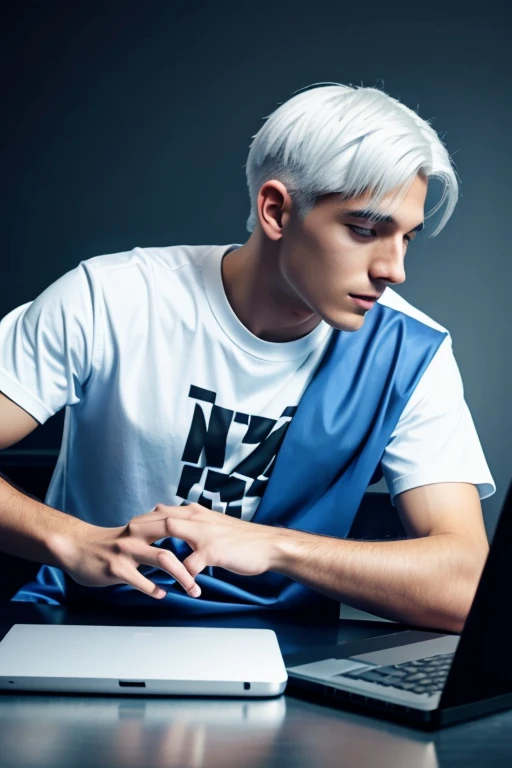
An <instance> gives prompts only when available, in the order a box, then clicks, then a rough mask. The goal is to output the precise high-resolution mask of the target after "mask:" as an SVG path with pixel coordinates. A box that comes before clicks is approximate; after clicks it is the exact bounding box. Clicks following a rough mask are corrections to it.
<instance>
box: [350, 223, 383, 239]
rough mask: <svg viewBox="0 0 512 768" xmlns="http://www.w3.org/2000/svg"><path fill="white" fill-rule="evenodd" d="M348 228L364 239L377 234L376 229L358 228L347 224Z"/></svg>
mask: <svg viewBox="0 0 512 768" xmlns="http://www.w3.org/2000/svg"><path fill="white" fill-rule="evenodd" d="M347 227H348V228H349V229H351V230H352V231H353V232H355V233H356V234H357V235H361V236H362V237H371V235H372V234H377V233H376V232H375V230H374V229H366V228H365V227H357V226H356V225H355V224H347Z"/></svg>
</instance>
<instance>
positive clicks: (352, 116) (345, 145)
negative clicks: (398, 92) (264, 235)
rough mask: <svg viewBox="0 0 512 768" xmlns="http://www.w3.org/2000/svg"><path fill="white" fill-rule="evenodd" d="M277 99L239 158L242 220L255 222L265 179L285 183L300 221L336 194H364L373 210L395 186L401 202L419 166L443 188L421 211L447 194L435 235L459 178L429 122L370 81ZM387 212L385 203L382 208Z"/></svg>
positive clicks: (446, 215) (327, 85)
mask: <svg viewBox="0 0 512 768" xmlns="http://www.w3.org/2000/svg"><path fill="white" fill-rule="evenodd" d="M314 85H315V86H318V85H320V86H321V87H311V86H306V88H309V89H310V90H306V91H304V90H302V92H300V91H299V93H298V94H297V95H293V96H292V97H291V98H290V99H288V101H286V102H284V103H283V104H281V105H280V106H279V107H278V108H277V109H276V110H275V111H274V112H272V114H271V115H270V116H268V117H267V119H266V122H265V123H264V125H263V126H262V127H261V128H260V130H259V131H258V133H257V134H256V135H255V136H252V138H253V139H254V141H253V142H252V144H251V145H250V149H249V155H248V157H247V163H246V166H245V168H246V175H247V185H248V187H249V197H250V202H251V212H250V215H249V218H248V219H247V223H246V227H247V230H248V231H249V232H252V231H253V229H254V227H255V225H256V222H257V220H258V219H257V207H256V205H257V197H258V192H259V190H260V189H261V186H262V185H263V184H264V183H265V182H266V181H269V180H270V179H276V180H278V181H281V182H282V183H283V184H284V185H285V187H286V189H287V190H288V192H289V194H290V196H291V198H292V201H293V203H294V205H295V206H296V210H297V214H298V216H299V218H300V219H301V220H304V219H305V218H306V216H307V214H308V213H309V212H310V210H311V209H312V208H313V206H314V205H315V203H316V202H317V200H318V199H319V198H320V197H321V196H322V195H326V194H331V193H338V194H340V195H341V196H342V199H349V198H352V197H359V196H360V195H363V194H367V193H369V194H370V199H369V202H368V204H367V205H365V208H368V209H369V210H372V211H375V218H376V219H378V218H379V216H380V215H384V214H385V213H386V212H385V211H380V212H379V211H377V206H378V205H379V204H380V203H381V202H382V198H383V197H384V196H385V195H387V194H389V193H390V192H391V191H392V190H395V189H396V190H397V192H396V194H395V195H394V196H393V199H392V201H391V203H393V202H394V201H395V200H397V205H400V203H401V201H402V200H403V197H405V195H406V194H407V191H408V189H409V187H410V186H411V184H412V182H413V181H414V179H415V177H416V175H417V174H418V173H419V174H420V175H422V176H424V177H425V178H426V179H428V178H430V177H434V178H438V179H440V180H441V181H442V183H443V194H442V197H441V199H440V200H439V202H438V203H437V205H436V206H435V207H434V208H433V209H432V211H431V212H430V214H429V215H428V216H427V217H426V218H428V217H429V216H432V215H433V214H434V213H436V212H437V211H438V210H439V208H440V207H441V205H442V204H443V203H444V201H445V200H446V201H447V202H446V209H445V212H444V215H443V218H442V220H441V222H440V224H439V226H438V227H437V229H436V230H435V232H434V233H433V235H437V234H438V233H439V232H440V231H441V230H442V229H443V227H444V226H445V224H446V222H447V221H448V219H449V218H450V216H451V215H452V213H453V209H454V208H455V205H456V203H457V198H458V183H457V177H456V172H455V169H454V167H452V161H451V160H450V156H449V154H448V152H447V150H446V148H445V146H444V144H443V143H442V141H441V139H440V138H439V136H438V135H437V133H436V131H434V129H433V128H431V126H430V124H429V122H428V121H425V120H423V119H422V118H421V117H419V115H417V114H416V112H413V110H412V109H409V108H408V107H406V106H405V105H404V104H402V103H401V102H400V101H398V100H397V99H394V98H392V97H391V96H389V95H388V94H386V93H384V92H383V91H381V90H379V89H377V88H364V87H362V86H361V87H359V86H352V85H341V84H340V83H325V84H323V83H322V84H319V83H315V84H314ZM387 212H388V213H389V209H388V211H387Z"/></svg>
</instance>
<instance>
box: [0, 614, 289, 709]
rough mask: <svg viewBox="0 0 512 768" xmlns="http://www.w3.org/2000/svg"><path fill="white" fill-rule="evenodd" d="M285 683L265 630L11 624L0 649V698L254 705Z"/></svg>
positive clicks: (280, 690)
mask: <svg viewBox="0 0 512 768" xmlns="http://www.w3.org/2000/svg"><path fill="white" fill-rule="evenodd" d="M286 682H287V673H286V669H285V666H284V662H283V657H282V655H281V651H280V648H279V644H278V642H277V637H276V634H275V632H273V631H272V630H269V629H233V628H229V629H225V628H210V627H129V626H119V627H107V626H89V625H63V624H15V625H14V626H13V627H12V628H11V629H10V630H9V632H8V633H7V634H6V635H5V637H4V638H3V640H2V641H1V642H0V689H1V690H11V691H59V692H62V691H65V692H68V693H110V694H112V693H115V694H117V695H121V694H131V695H133V694H139V695H143V696H148V695H152V694H156V695H158V694H163V695H177V696H187V695H194V696H244V697H255V696H278V695H279V694H281V693H283V691H284V689H285V687H286Z"/></svg>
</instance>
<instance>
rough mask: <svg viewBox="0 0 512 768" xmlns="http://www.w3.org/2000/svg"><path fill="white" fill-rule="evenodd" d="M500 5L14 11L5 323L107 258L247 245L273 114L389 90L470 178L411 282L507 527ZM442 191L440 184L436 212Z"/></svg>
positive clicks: (408, 291)
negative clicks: (288, 106)
mask: <svg viewBox="0 0 512 768" xmlns="http://www.w3.org/2000/svg"><path fill="white" fill-rule="evenodd" d="M502 5H503V4H501V3H494V2H486V3H485V4H481V3H479V4H476V3H475V4H471V3H462V2H461V3H449V2H443V3H441V2H438V0H434V2H429V3H428V4H425V7H419V6H415V4H414V3H413V2H392V3H391V4H385V3H382V2H375V1H374V0H367V1H366V2H362V3H360V4H358V6H357V7H356V6H354V4H347V3H343V2H322V0H320V1H319V2H314V3H310V2H300V0H299V1H298V2H295V3H286V2H279V3H272V2H270V3H266V4H265V3H227V2H225V3H222V2H221V3H208V4H207V3H203V4H201V3H194V4H193V5H191V6H190V7H185V5H184V4H183V5H182V4H179V3H173V2H159V1H156V0H145V2H140V1H139V2H131V1H130V0H124V1H123V2H117V1H115V2H114V1H108V0H106V1H104V2H92V1H90V0H87V2H73V3H69V2H66V3H64V2H52V1H51V0H48V1H47V2H39V3H35V2H26V1H25V2H22V3H19V2H16V3H13V2H11V3H7V4H6V5H4V6H3V7H4V9H5V10H4V11H3V17H2V24H1V27H2V32H1V35H2V39H1V47H0V49H1V59H2V60H1V67H0V77H1V99H2V120H1V121H0V130H1V132H2V144H1V167H2V183H1V185H0V194H1V205H0V221H1V232H2V244H1V245H2V255H1V259H0V317H2V316H3V315H4V314H6V313H7V312H8V311H10V310H11V309H13V308H14V307H16V306H18V305H20V304H22V303H24V302H26V301H30V300H32V299H34V298H35V297H36V296H37V295H38V294H39V293H41V291H42V290H44V288H46V287H47V285H49V284H50V283H51V282H53V281H54V280H56V279H57V278H58V277H60V276H61V275H62V274H63V273H64V272H66V271H68V270H69V269H72V268H73V267H75V266H76V265H77V264H78V263H79V261H80V260H82V259H86V258H89V257H91V256H95V255H98V254H101V253H109V252H115V251H121V250H127V249H131V248H133V247H135V246H137V245H138V246H155V245H173V244H179V243H182V244H189V243H196V244H214V243H215V244H220V243H231V242H244V241H245V240H246V239H247V237H248V233H247V232H246V230H245V221H246V218H247V216H248V214H249V202H248V196H247V191H246V183H245V172H244V164H245V162H246V158H247V152H248V149H249V145H250V142H251V137H252V136H253V135H254V134H255V133H256V132H257V131H258V129H259V128H260V127H261V125H262V124H263V120H264V118H265V117H266V116H268V115H269V114H270V113H271V112H272V111H273V110H274V109H276V107H277V106H278V105H279V104H280V103H282V102H283V101H285V100H286V99H288V98H289V97H290V96H291V95H292V94H293V92H294V91H295V90H297V89H299V88H302V87H304V86H306V85H310V84H313V83H316V82H321V81H336V82H341V83H352V84H354V85H365V86H377V87H381V88H383V89H384V90H385V91H386V92H387V93H389V94H390V95H391V96H394V97H396V98H398V99H400V100H401V101H403V102H404V103H405V104H407V105H408V106H409V107H411V108H413V109H417V111H418V112H419V114H420V115H421V116H422V117H423V118H425V119H428V120H431V121H432V126H433V127H434V128H435V129H436V130H437V131H438V132H439V133H440V135H441V137H442V138H443V140H444V141H445V143H446V145H447V147H448V151H449V152H450V154H451V155H452V156H453V159H454V161H455V163H456V167H457V171H458V174H459V176H460V177H461V180H462V185H461V199H460V201H459V204H458V206H457V208H456V211H455V214H454V216H453V217H452V219H451V221H450V222H449V223H448V226H447V227H446V229H445V230H444V231H443V232H442V233H441V235H440V236H438V237H437V238H435V239H430V240H429V238H428V234H429V232H431V231H432V229H433V225H429V226H428V227H427V231H426V232H425V233H424V234H423V235H422V236H421V237H420V239H419V240H417V241H416V242H415V243H414V245H412V246H411V248H410V251H409V253H408V255H407V270H408V279H407V282H406V283H405V285H403V286H400V287H399V289H398V290H399V291H400V293H402V294H403V295H404V297H405V298H406V299H407V300H409V301H411V302H412V303H413V304H415V305H416V306H417V307H418V308H420V309H422V310H423V311H425V312H426V313H427V314H429V315H430V316H431V317H433V318H434V319H435V320H437V321H438V322H440V323H442V324H443V325H445V326H446V327H448V328H449V330H450V331H451V333H452V336H453V340H454V350H455V355H456V358H457V361H458V363H459V367H460V369H461V372H462V376H463V380H464V384H465V393H466V399H467V402H468V404H469V407H470V410H471V412H472V414H473V418H474V420H475V423H476V426H477V429H478V432H479V435H480V438H481V441H482V444H483V447H484V450H485V453H486V456H487V459H488V462H489V465H490V467H491V471H492V473H493V475H494V478H495V480H496V481H497V484H498V492H497V493H496V494H495V496H493V497H492V498H491V499H489V500H488V501H484V504H483V506H484V511H485V515H486V522H487V526H488V530H489V531H490V532H492V530H493V528H494V523H495V519H496V514H497V511H498V509H499V506H500V504H501V501H502V499H503V497H504V494H505V492H506V487H507V484H508V481H509V477H510V455H511V441H510V431H511V426H512V419H511V414H510V408H509V405H508V395H509V390H510V379H511V376H510V374H511V363H510V332H511V330H512V327H511V322H510V310H509V307H510V298H509V294H510V291H511V288H512V270H511V256H510V236H509V227H510V214H509V185H510V179H511V170H512V169H511V159H510V149H509V136H510V125H511V122H512V120H511V117H512V115H511V98H510V93H511V89H510V76H511V58H510V54H509V43H510V33H511V23H510V15H509V11H504V10H500V7H501V6H502ZM503 8H504V5H503ZM504 14H507V15H504ZM438 192H439V187H438V186H436V185H435V184H433V185H432V195H431V196H429V205H428V207H429V208H430V207H431V206H432V204H433V203H434V202H435V201H436V200H437V194H438ZM430 198H431V199H430ZM431 221H432V220H431ZM176 375H177V376H179V366H177V370H176ZM61 428H62V414H58V415H57V416H56V417H54V418H53V419H50V421H49V422H47V424H46V425H44V426H43V427H41V428H39V429H38V430H36V431H35V432H34V433H33V434H32V435H30V436H29V437H28V438H26V439H25V440H24V441H22V442H21V443H19V444H18V445H17V446H16V450H21V449H54V450H55V449H57V448H58V446H59V444H60V435H61Z"/></svg>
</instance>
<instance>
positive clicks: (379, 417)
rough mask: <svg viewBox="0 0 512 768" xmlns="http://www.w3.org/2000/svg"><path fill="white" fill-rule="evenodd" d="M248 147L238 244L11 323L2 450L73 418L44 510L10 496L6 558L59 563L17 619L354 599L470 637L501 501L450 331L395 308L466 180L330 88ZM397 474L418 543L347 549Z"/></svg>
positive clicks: (370, 101)
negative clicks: (421, 248) (362, 515)
mask: <svg viewBox="0 0 512 768" xmlns="http://www.w3.org/2000/svg"><path fill="white" fill-rule="evenodd" d="M254 139H255V141H254V142H253V144H252V145H251V149H250V152H249V157H248V162H247V179H248V186H249V193H250V199H251V214H250V216H249V219H248V222H247V228H248V231H249V232H251V235H250V237H249V239H248V240H247V242H246V243H245V244H242V245H238V244H231V245H223V246H174V247H167V248H135V249H134V250H132V251H130V252H126V253H117V254H111V255H104V256H97V257H94V258H91V259H88V260H86V261H83V262H81V263H80V264H79V265H78V266H77V267H76V268H74V269H72V270H71V271H70V272H68V273H67V274H65V275H64V276H63V277H62V278H60V279H59V280H57V281H56V282H55V283H54V284H53V285H51V286H50V287H49V288H48V289H46V290H45V291H44V292H43V293H42V294H41V295H40V296H39V297H38V298H36V299H35V301H33V302H29V303H27V304H25V305H23V306H21V307H19V308H17V309H15V310H13V311H12V312H10V313H9V314H8V315H7V316H6V317H5V318H4V319H3V321H2V322H1V323H0V391H1V392H2V393H3V395H2V396H1V397H0V425H1V426H0V448H6V447H7V446H10V445H13V444H15V443H16V442H17V441H18V440H20V439H21V438H22V437H23V436H24V435H26V434H28V433H29V432H30V431H32V430H33V429H34V428H35V427H36V426H37V425H38V423H44V422H45V421H46V420H47V419H48V418H49V417H50V416H51V415H53V414H54V413H56V411H58V410H59V409H61V408H63V407H66V417H65V427H64V435H63V440H62V446H61V451H60V455H59V459H58V462H57V466H56V469H55V472H54V475H53V477H52V481H51V484H50V487H49V490H48V494H47V497H46V504H41V503H39V502H37V501H36V500H33V499H29V498H27V497H26V496H25V495H24V494H23V493H21V492H19V491H17V490H16V489H14V488H13V487H12V486H11V485H10V484H8V483H6V482H4V481H0V547H1V548H2V549H3V550H4V551H6V552H11V553H13V554H18V555H20V556H22V557H26V558H28V559H33V560H36V561H39V562H41V563H45V565H43V567H42V568H41V569H40V571H39V573H38V576H37V579H36V580H35V581H34V582H33V583H31V584H29V585H26V586H25V587H24V588H22V589H21V590H19V592H18V593H17V594H16V595H15V596H14V598H13V599H14V600H28V601H42V602H47V603H53V604H60V603H69V604H83V603H85V602H86V601H88V600H89V601H93V602H96V603H98V602H108V601H111V602H115V603H117V604H120V603H126V604H135V603H146V604H147V603H151V602H152V600H153V599H154V598H156V599H163V602H164V603H166V604H167V607H168V610H180V611H187V610H188V611H194V612H205V611H210V612H211V611H226V610H231V611H234V610H248V609H251V608H253V609H258V608H272V609H288V608H292V609H304V608H307V609H308V610H312V609H313V608H317V609H325V610H331V609H333V607H335V606H336V607H337V602H335V601H340V600H342V601H344V602H346V603H349V604H352V605H354V606H356V607H359V608H362V609H364V610H369V611H371V612H373V613H379V614H381V615H383V616H387V617H389V618H392V619H397V620H402V621H405V622H409V623H412V624H416V625H420V626H429V627H436V628H440V629H448V630H455V631H460V630H461V628H462V626H463V623H464V620H465V617H466V615H467V612H468V610H469V607H470V605H471V601H472V598H473V595H474V592H475V588H476V585H477V582H478V579H479V576H480V573H481V570H482V567H483V564H484V561H485V557H486V554H487V549H488V547H487V540H486V536H485V530H484V526H483V521H482V512H481V506H480V498H485V497H486V496H489V495H491V494H492V493H493V492H494V491H495V487H494V483H493V479H492V477H491V475H490V472H489V469H488V466H487V464H486V461H485V458H484V456H483V453H482V449H481V446H480V443H479V440H478V437H477V434H476V431H475V428H474V425H473V422H472V419H471V416H470V413H469V411H468V408H467V405H466V403H465V401H464V395H463V388H462V382H461V378H460V374H459V371H458V368H457V364H456V362H455V359H454V356H453V352H452V345H451V338H450V335H449V333H448V331H447V330H446V329H445V328H443V327H442V326H440V325H439V324H438V323H436V322H435V321H433V320H432V319H430V318H429V317H427V316H426V315H425V314H423V313H422V312H420V311H419V310H417V309H415V308H414V307H412V306H411V305H410V304H408V303H407V302H406V301H404V300H403V299H402V298H401V297H400V296H399V295H397V294H396V293H395V292H394V291H393V290H392V289H391V288H390V287H389V286H393V285H397V284H399V283H402V282H403V281H404V280H405V273H404V258H405V254H406V251H407V248H408V247H409V243H410V242H411V241H412V240H413V239H414V238H415V236H416V233H417V232H419V231H420V230H421V229H422V228H423V226H424V204H425V198H426V193H427V185H428V180H429V178H431V177H437V178H439V179H441V180H442V181H443V184H444V194H443V196H442V199H441V201H440V203H439V204H438V206H436V208H435V209H434V211H436V210H437V209H438V208H439V206H440V205H441V204H442V203H443V202H444V200H447V207H446V211H445V214H444V219H443V220H442V221H441V225H440V227H439V228H438V231H439V229H441V228H442V227H443V226H444V224H445V223H446V221H447V220H448V218H449V217H450V215H451V213H452V211H453V208H454V206H455V203H456V199H457V180H456V176H455V173H454V171H453V168H452V166H451V163H450V158H449V156H448V154H447V152H446V150H445V148H444V146H443V144H442V143H441V141H440V140H439V138H438V136H437V134H436V133H435V131H434V130H433V129H432V128H431V127H430V126H429V125H428V123H426V122H425V121H423V120H422V119H421V118H420V117H418V115H417V114H416V113H414V112H412V111H411V110H409V109H407V108H406V107H405V106H404V105H402V104H400V102H398V101H396V100H394V99H392V98H390V97H389V96H387V95H386V94H385V93H383V92H381V91H379V90H376V89H373V88H354V87H352V86H344V85H340V84H328V85H324V86H320V87H314V88H310V89H309V90H305V91H302V92H299V93H298V94H296V95H294V96H293V97H292V98H291V99H290V100H289V101H287V102H285V103H284V104H282V105H281V106H280V107H279V108H278V109H277V110H276V111H275V112H274V113H273V114H272V115H271V116H270V117H269V119H268V120H267V121H266V123H265V124H264V126H263V127H262V128H261V130H260V131H259V132H258V133H257V135H256V136H255V137H254ZM434 211H433V212H434ZM383 475H384V477H385V478H386V481H387V484H388V487H389V489H390V493H391V496H392V499H393V503H394V504H395V505H396V506H397V507H398V510H399V512H400V515H401V517H402V519H403V521H404V524H405V527H406V530H407V533H408V536H409V538H408V539H407V540H404V541H387V542H357V541H351V540H347V539H346V538H345V537H346V535H347V532H348V530H349V528H350V524H351V522H352V520H353V518H354V516H355V514H356V511H357V508H358V507H359V504H360V502H361V498H362V496H363V494H364V492H365V490H366V488H367V486H368V485H369V484H371V482H375V481H376V480H377V479H379V477H382V476H383ZM152 507H153V508H152ZM198 597H199V599H197V598H198ZM164 609H165V608H164Z"/></svg>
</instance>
